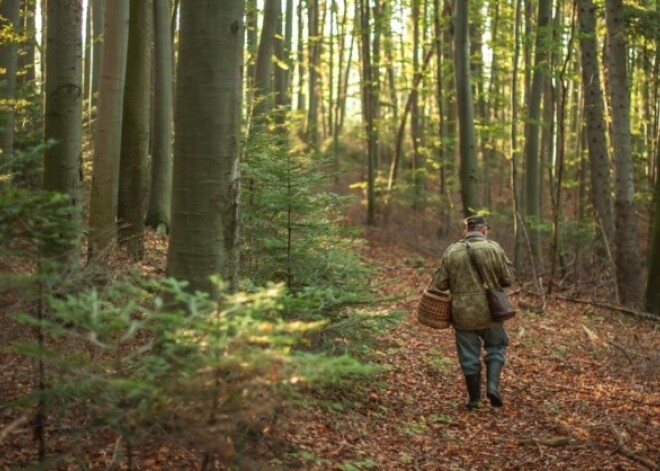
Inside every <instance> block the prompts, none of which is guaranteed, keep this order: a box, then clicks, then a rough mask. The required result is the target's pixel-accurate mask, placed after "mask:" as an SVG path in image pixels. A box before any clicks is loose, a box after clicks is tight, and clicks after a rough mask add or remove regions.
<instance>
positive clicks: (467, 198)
mask: <svg viewBox="0 0 660 471" xmlns="http://www.w3.org/2000/svg"><path fill="white" fill-rule="evenodd" d="M454 8H455V10H454V48H455V49H454V63H455V67H454V80H455V86H456V97H457V104H458V129H459V150H460V161H461V168H460V172H459V175H460V182H461V201H462V203H463V214H464V215H465V216H469V215H471V214H476V213H477V211H478V210H479V209H480V208H481V201H480V199H479V166H478V164H477V155H476V138H475V130H474V110H473V104H472V85H471V81H470V48H469V44H468V2H456V3H455V4H454Z"/></svg>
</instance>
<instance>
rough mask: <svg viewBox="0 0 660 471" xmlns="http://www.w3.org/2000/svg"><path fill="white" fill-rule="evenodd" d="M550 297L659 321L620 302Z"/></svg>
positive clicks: (531, 293)
mask: <svg viewBox="0 0 660 471" xmlns="http://www.w3.org/2000/svg"><path fill="white" fill-rule="evenodd" d="M518 292H524V293H525V294H530V295H533V296H538V297H541V298H543V295H540V294H539V293H535V292H534V291H529V290H518ZM549 297H550V298H552V299H559V300H562V301H568V302H571V303H577V304H588V305H590V306H596V307H600V308H603V309H610V310H612V311H617V312H623V313H624V314H629V315H631V316H635V317H638V318H640V319H645V320H648V321H655V322H660V316H657V315H655V314H651V313H650V312H644V311H638V310H636V309H632V308H629V307H626V306H621V305H620V304H612V303H608V302H604V301H592V300H588V299H580V298H571V297H568V296H561V295H559V294H551V295H550V296H549Z"/></svg>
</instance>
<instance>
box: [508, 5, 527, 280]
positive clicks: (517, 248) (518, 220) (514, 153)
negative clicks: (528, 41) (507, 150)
mask: <svg viewBox="0 0 660 471" xmlns="http://www.w3.org/2000/svg"><path fill="white" fill-rule="evenodd" d="M521 6H522V0H515V11H514V25H513V38H514V39H513V40H514V46H513V64H512V71H511V193H512V194H513V201H512V202H513V236H514V241H515V243H514V251H513V254H514V257H513V265H514V268H515V269H516V270H517V271H519V270H520V264H521V258H522V255H521V253H522V245H523V237H522V236H523V231H522V225H523V224H524V222H523V220H522V217H521V214H522V211H521V209H522V208H521V202H520V185H519V181H518V159H519V157H520V149H519V147H518V69H519V68H518V59H519V56H520V21H521V16H522V15H521Z"/></svg>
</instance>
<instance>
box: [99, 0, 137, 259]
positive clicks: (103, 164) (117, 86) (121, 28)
mask: <svg viewBox="0 0 660 471" xmlns="http://www.w3.org/2000/svg"><path fill="white" fill-rule="evenodd" d="M129 7H130V4H129V0H113V1H112V2H109V4H108V5H107V9H106V14H105V23H104V28H103V61H102V64H101V80H100V84H99V97H98V113H97V118H96V128H95V131H94V161H93V165H94V167H93V168H94V173H93V175H92V195H91V202H90V212H89V213H90V215H89V255H90V257H100V258H104V257H106V256H108V255H109V251H110V249H111V248H112V247H113V246H114V244H115V241H116V237H117V222H116V217H117V192H118V188H119V156H120V153H121V131H122V124H121V123H122V113H123V105H124V83H125V79H126V55H127V49H128V18H129V10H130V8H129Z"/></svg>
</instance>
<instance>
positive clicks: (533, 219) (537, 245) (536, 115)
mask: <svg viewBox="0 0 660 471" xmlns="http://www.w3.org/2000/svg"><path fill="white" fill-rule="evenodd" d="M538 5H539V8H538V18H537V33H536V46H535V48H536V50H535V53H534V71H533V73H532V83H531V86H530V93H529V100H528V103H529V105H528V106H529V111H528V118H527V120H528V121H527V125H526V126H525V183H526V184H525V223H526V224H527V225H528V230H527V233H528V234H529V245H530V250H531V255H532V263H533V264H534V267H535V268H536V269H539V268H541V232H540V230H539V227H538V225H539V224H540V222H541V180H542V176H541V165H540V155H539V137H540V136H539V128H540V120H541V103H542V101H543V85H544V83H545V77H547V75H548V73H549V71H548V70H547V64H546V61H547V58H548V52H547V47H548V38H549V33H550V30H549V25H550V14H551V7H552V1H551V0H539V3H538Z"/></svg>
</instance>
